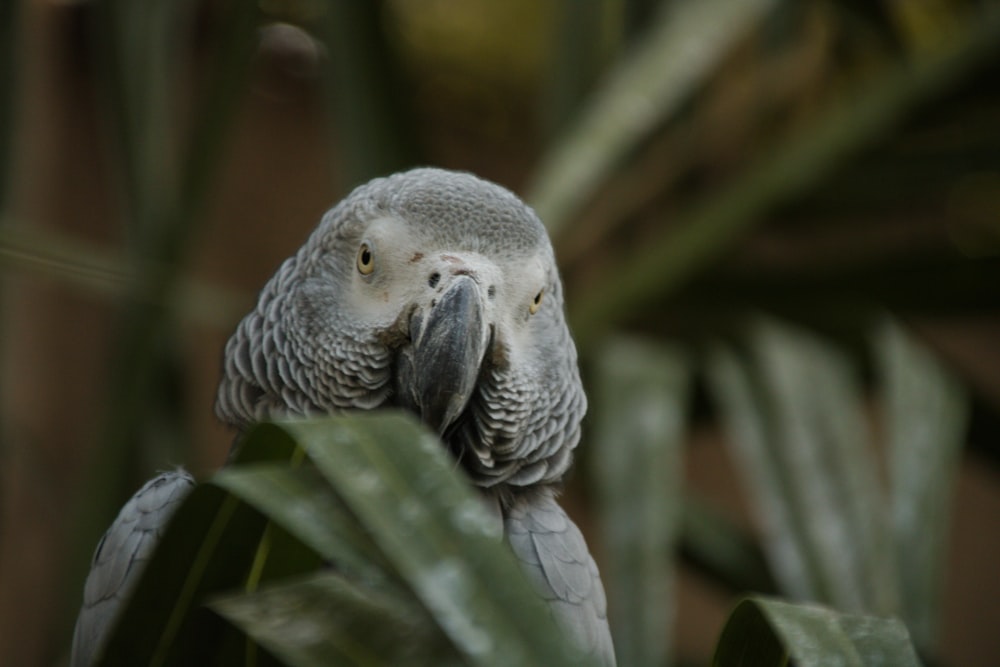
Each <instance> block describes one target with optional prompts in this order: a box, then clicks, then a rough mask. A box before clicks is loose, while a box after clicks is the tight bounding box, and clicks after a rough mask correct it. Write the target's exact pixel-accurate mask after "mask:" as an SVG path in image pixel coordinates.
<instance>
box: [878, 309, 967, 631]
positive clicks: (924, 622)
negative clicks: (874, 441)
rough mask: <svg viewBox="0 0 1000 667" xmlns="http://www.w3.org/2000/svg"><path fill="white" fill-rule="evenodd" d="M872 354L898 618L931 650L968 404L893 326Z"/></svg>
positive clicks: (926, 354) (944, 372)
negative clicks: (884, 445)
mask: <svg viewBox="0 0 1000 667" xmlns="http://www.w3.org/2000/svg"><path fill="white" fill-rule="evenodd" d="M876 351H877V353H878V357H877V359H878V362H879V366H880V371H881V377H882V383H883V394H884V402H885V411H886V426H887V432H888V438H889V457H888V458H889V483H890V492H891V497H890V503H891V520H892V535H893V538H894V540H895V547H896V565H897V569H898V576H899V580H900V593H901V598H902V600H901V601H902V609H901V614H902V617H903V619H904V620H905V621H906V623H907V625H908V626H909V628H910V631H911V632H912V633H913V638H914V641H916V642H917V644H918V645H919V646H921V648H925V649H931V648H933V645H934V640H935V638H936V631H937V627H938V616H939V614H940V607H941V584H942V575H943V574H944V565H945V562H944V561H945V550H946V547H947V544H948V539H947V537H948V524H949V516H950V511H949V510H950V507H951V503H950V497H951V494H952V491H953V487H954V480H955V477H956V475H957V474H958V464H959V459H960V455H961V445H962V442H963V439H962V436H963V435H964V433H965V427H966V422H967V417H968V404H967V401H966V397H965V392H964V391H963V390H962V387H961V384H960V383H959V381H958V380H957V379H956V378H955V377H954V376H952V375H951V374H950V373H949V372H948V371H947V370H946V369H945V368H943V367H942V366H941V365H940V364H939V363H938V362H937V361H936V360H935V359H934V357H932V356H931V355H930V353H929V352H928V351H927V350H925V349H924V348H923V347H922V346H920V345H919V344H917V343H916V342H915V341H913V340H912V339H911V338H910V337H909V336H907V335H906V334H905V333H904V332H903V331H902V330H901V329H900V328H899V326H897V325H896V324H894V323H892V322H889V321H887V322H886V323H884V324H883V325H882V327H881V328H880V329H879V330H878V331H877V337H876Z"/></svg>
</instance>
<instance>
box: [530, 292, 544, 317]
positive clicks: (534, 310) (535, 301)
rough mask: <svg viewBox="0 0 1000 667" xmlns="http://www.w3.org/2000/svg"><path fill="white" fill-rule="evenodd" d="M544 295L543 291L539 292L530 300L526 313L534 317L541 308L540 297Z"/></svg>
mask: <svg viewBox="0 0 1000 667" xmlns="http://www.w3.org/2000/svg"><path fill="white" fill-rule="evenodd" d="M544 294H545V290H539V291H538V294H536V295H535V298H534V299H532V300H531V305H529V306H528V312H529V313H531V314H532V315H534V314H535V313H537V312H538V309H539V308H541V307H542V296H543V295H544Z"/></svg>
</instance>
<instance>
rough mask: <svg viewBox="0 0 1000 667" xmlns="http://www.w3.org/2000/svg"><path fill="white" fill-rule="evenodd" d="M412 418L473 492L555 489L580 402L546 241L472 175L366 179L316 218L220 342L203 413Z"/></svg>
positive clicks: (235, 420) (572, 442)
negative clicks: (404, 414)
mask: <svg viewBox="0 0 1000 667" xmlns="http://www.w3.org/2000/svg"><path fill="white" fill-rule="evenodd" d="M388 406H397V407H403V408H406V409H409V410H411V411H413V412H414V413H415V414H417V415H418V416H419V417H420V418H421V419H422V420H423V421H424V422H425V423H426V424H427V425H428V426H429V427H430V428H431V429H433V430H435V431H436V432H437V433H438V434H439V435H440V436H441V438H442V440H443V442H444V443H445V444H446V445H447V446H448V447H449V448H450V449H451V450H452V452H453V453H454V454H455V456H456V457H457V458H458V460H459V461H460V462H461V464H462V465H463V467H464V468H465V470H466V471H467V472H468V473H469V475H470V477H471V478H472V481H473V482H474V483H476V484H478V485H479V486H482V487H487V488H495V487H527V486H532V485H535V484H552V483H555V482H558V481H559V480H560V479H561V478H562V476H563V474H564V473H565V472H566V470H567V468H568V467H569V465H570V461H571V456H572V450H573V449H574V448H575V446H576V444H577V442H578V441H579V436H580V422H581V420H582V418H583V415H584V412H585V411H586V399H585V397H584V393H583V389H582V385H581V383H580V377H579V372H578V370H577V359H576V349H575V347H574V344H573V341H572V339H571V337H570V335H569V331H568V329H567V326H566V321H565V315H564V312H563V296H562V285H561V283H560V280H559V275H558V272H557V270H556V265H555V259H554V255H553V252H552V246H551V244H550V243H549V239H548V236H547V234H546V232H545V229H544V227H543V226H542V224H541V222H540V221H539V220H538V217H537V216H536V215H535V214H534V212H533V211H532V210H531V209H530V208H529V207H528V206H527V205H525V204H524V203H523V202H522V201H521V200H520V199H518V198H517V197H516V196H515V195H514V194H512V193H511V192H509V191H508V190H506V189H504V188H502V187H500V186H498V185H495V184H493V183H490V182H487V181H484V180H482V179H479V178H477V177H475V176H472V175H470V174H465V173H459V172H451V171H445V170H440V169H415V170H412V171H408V172H404V173H401V174H396V175H394V176H390V177H388V178H382V179H376V180H374V181H371V182H370V183H368V184H366V185H363V186H361V187H359V188H357V189H356V190H354V192H352V193H351V194H350V195H349V196H347V197H346V198H345V199H344V200H343V201H342V202H340V203H339V204H338V205H337V206H336V207H334V208H333V209H331V210H330V211H329V212H328V213H327V214H326V215H325V216H324V217H323V219H322V221H321V222H320V224H319V226H318V227H317V228H316V230H315V231H314V232H313V234H312V235H311V236H310V238H309V239H308V240H307V242H306V243H305V245H304V246H303V247H302V248H301V249H300V250H299V252H298V253H297V254H295V255H294V256H292V257H291V258H289V259H288V260H286V261H285V262H284V263H283V264H282V265H281V268H280V269H279V270H278V272H277V273H276V274H275V275H274V277H273V278H271V280H270V281H269V282H268V283H267V285H266V286H265V287H264V289H263V290H262V292H261V295H260V298H259V300H258V303H257V306H256V308H255V309H254V310H253V311H252V312H251V313H250V314H248V315H247V316H246V317H245V318H244V319H243V321H242V322H241V323H240V324H239V326H238V327H237V330H236V332H235V333H234V334H233V336H232V337H231V338H230V340H229V342H228V344H227V345H226V350H225V355H224V362H223V376H222V381H221V383H220V386H219V391H218V398H217V401H216V413H217V415H218V416H219V417H220V419H222V420H223V421H224V422H227V423H229V424H232V425H234V426H236V427H238V428H242V427H245V426H246V425H247V424H249V423H251V422H254V421H259V420H262V419H267V418H275V417H282V416H291V415H302V416H306V415H316V414H326V413H334V412H338V411H342V410H352V409H355V410H356V409H365V410H367V409H374V408H378V407H388Z"/></svg>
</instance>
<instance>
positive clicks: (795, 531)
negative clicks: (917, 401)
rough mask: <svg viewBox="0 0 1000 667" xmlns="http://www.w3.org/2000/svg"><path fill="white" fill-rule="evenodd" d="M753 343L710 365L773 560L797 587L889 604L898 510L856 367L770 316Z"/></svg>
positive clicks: (797, 594)
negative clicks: (892, 518) (891, 517)
mask: <svg viewBox="0 0 1000 667" xmlns="http://www.w3.org/2000/svg"><path fill="white" fill-rule="evenodd" d="M750 344H751V352H752V356H751V357H750V358H742V359H741V358H740V357H739V356H738V355H737V354H736V353H734V352H732V351H730V350H722V349H720V350H717V351H716V352H715V354H714V355H713V356H712V359H711V360H710V366H711V370H710V375H711V379H712V383H713V387H714V390H715V394H716V396H717V398H718V400H719V402H720V406H721V407H722V409H723V417H724V420H725V422H726V424H727V430H728V432H729V441H730V445H731V447H732V452H733V455H734V456H735V457H736V460H737V461H738V463H739V467H740V469H741V470H742V471H743V473H744V475H745V482H746V484H747V487H748V490H749V492H750V494H751V497H752V498H753V501H754V506H755V509H756V511H757V515H758V517H759V519H760V520H761V522H762V525H763V527H764V532H765V548H766V550H767V552H768V554H769V556H770V558H771V561H772V565H773V567H772V570H773V571H774V572H775V574H776V576H777V577H779V580H780V583H781V584H782V587H783V589H784V590H785V591H786V592H788V593H789V594H790V595H791V596H792V597H794V598H798V599H813V600H821V601H825V602H829V603H831V604H833V605H834V606H836V607H837V608H839V609H844V610H848V611H875V612H879V613H888V612H889V611H891V610H893V609H895V606H896V604H897V591H896V586H895V579H894V578H893V576H892V569H891V566H892V554H891V545H890V543H889V536H888V531H887V527H888V517H887V515H886V511H885V502H884V499H883V497H882V492H881V488H880V486H879V483H878V479H877V476H876V472H875V470H876V461H875V458H874V453H873V452H872V451H871V448H870V443H869V439H868V437H867V431H866V424H865V421H864V416H863V414H862V413H861V404H862V398H863V396H862V393H861V391H860V388H859V383H858V381H857V379H856V378H855V377H854V371H853V368H852V366H851V365H850V363H849V361H848V360H847V359H846V358H844V357H842V356H841V355H840V354H839V353H837V352H836V351H835V350H833V349H832V348H830V347H829V346H827V345H824V344H822V343H821V342H820V341H818V340H814V339H813V338H811V337H808V336H806V335H804V334H802V333H800V332H797V331H794V330H791V329H787V328H784V327H778V326H777V325H775V324H772V323H768V322H758V323H757V324H756V326H755V327H754V328H753V332H752V336H751V341H750Z"/></svg>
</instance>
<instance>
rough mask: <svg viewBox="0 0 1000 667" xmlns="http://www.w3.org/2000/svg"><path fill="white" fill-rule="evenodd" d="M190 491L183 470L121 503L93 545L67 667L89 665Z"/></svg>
mask: <svg viewBox="0 0 1000 667" xmlns="http://www.w3.org/2000/svg"><path fill="white" fill-rule="evenodd" d="M192 488H194V479H193V478H192V477H191V475H189V474H187V473H186V472H184V471H183V470H173V471H170V472H164V473H160V474H159V475H157V476H156V477H154V478H153V479H151V480H149V481H148V482H146V484H145V485H144V486H143V487H142V488H141V489H139V490H138V491H137V492H136V494H135V495H134V496H132V498H131V499H130V500H129V501H128V502H127V503H125V506H124V507H122V509H121V511H120V512H119V513H118V518H116V519H115V521H114V523H112V524H111V528H109V529H108V532H106V533H105V534H104V537H102V538H101V541H100V542H98V544H97V548H96V549H95V550H94V558H93V560H92V561H91V565H90V574H89V575H88V576H87V583H86V584H85V585H84V589H83V606H82V607H81V608H80V614H79V616H78V617H77V620H76V629H75V630H74V632H73V652H72V657H71V659H70V667H87V666H88V665H90V663H91V661H92V660H93V658H94V654H95V652H96V651H97V648H98V646H99V645H100V644H101V643H102V641H103V639H104V634H105V633H106V632H107V630H108V628H110V627H111V624H112V623H113V622H114V620H115V615H116V614H117V613H118V609H119V608H121V604H122V601H123V599H124V597H125V596H126V595H127V594H128V592H129V591H130V590H131V585H132V584H133V583H134V582H135V581H136V578H137V576H138V573H139V572H141V570H142V568H143V567H144V566H145V564H146V561H147V560H149V557H150V556H151V555H152V553H153V548H154V547H155V546H156V544H157V542H159V540H160V536H161V535H162V534H163V530H164V528H166V525H167V522H168V521H169V519H170V517H171V516H172V515H173V513H174V511H175V510H176V509H177V507H178V506H179V505H180V502H181V501H182V500H183V499H184V497H185V496H186V495H187V494H188V492H189V491H190V490H191V489H192Z"/></svg>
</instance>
